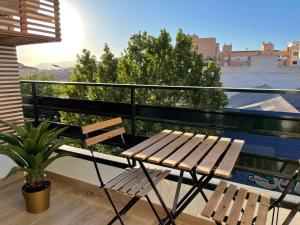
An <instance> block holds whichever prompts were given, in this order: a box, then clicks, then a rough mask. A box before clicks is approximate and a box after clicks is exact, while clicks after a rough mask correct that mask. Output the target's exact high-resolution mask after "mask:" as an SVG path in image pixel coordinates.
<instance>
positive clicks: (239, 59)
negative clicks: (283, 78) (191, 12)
mask: <svg viewBox="0 0 300 225" xmlns="http://www.w3.org/2000/svg"><path fill="white" fill-rule="evenodd" d="M191 38H192V41H193V44H194V46H195V47H196V49H197V51H198V52H199V54H202V56H203V58H204V59H205V60H208V59H212V60H214V61H216V62H217V63H218V64H219V65H220V66H222V67H223V66H224V67H242V66H251V65H252V61H253V60H254V58H253V57H266V58H273V59H274V60H275V61H277V63H278V66H300V41H294V42H291V43H289V44H288V47H287V48H285V49H283V50H276V49H275V47H274V44H273V43H271V42H263V43H262V45H261V47H260V49H259V50H248V49H247V50H245V51H233V46H232V44H226V43H225V44H224V45H223V47H222V51H220V49H219V43H217V41H216V38H214V37H211V38H199V37H198V36H197V35H195V34H194V35H192V36H191Z"/></svg>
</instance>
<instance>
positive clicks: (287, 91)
mask: <svg viewBox="0 0 300 225" xmlns="http://www.w3.org/2000/svg"><path fill="white" fill-rule="evenodd" d="M20 82H21V83H36V84H56V85H72V86H99V87H123V88H135V89H167V90H205V91H212V92H220V91H223V92H240V93H267V94H300V89H299V90H298V89H277V88H269V89H266V88H235V87H203V86H174V85H170V86H169V85H153V84H152V85H147V84H115V83H91V82H69V81H36V80H21V81H20Z"/></svg>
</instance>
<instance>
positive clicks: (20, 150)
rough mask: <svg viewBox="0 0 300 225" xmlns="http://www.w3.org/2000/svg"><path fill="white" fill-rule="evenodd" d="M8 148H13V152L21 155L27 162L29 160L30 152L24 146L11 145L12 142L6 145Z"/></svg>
mask: <svg viewBox="0 0 300 225" xmlns="http://www.w3.org/2000/svg"><path fill="white" fill-rule="evenodd" d="M6 148H8V149H10V150H12V151H13V152H15V153H16V154H18V155H19V156H21V157H22V158H23V159H24V160H25V161H26V162H27V161H28V154H27V152H26V151H25V149H24V148H22V147H20V146H17V145H11V144H9V145H6Z"/></svg>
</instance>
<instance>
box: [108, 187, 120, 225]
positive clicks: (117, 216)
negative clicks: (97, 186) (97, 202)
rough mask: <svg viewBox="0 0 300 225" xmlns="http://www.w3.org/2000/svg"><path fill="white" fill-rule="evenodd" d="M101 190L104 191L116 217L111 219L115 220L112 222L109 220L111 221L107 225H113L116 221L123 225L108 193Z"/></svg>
mask: <svg viewBox="0 0 300 225" xmlns="http://www.w3.org/2000/svg"><path fill="white" fill-rule="evenodd" d="M103 190H104V192H105V194H106V196H107V198H108V200H109V202H110V204H111V206H112V207H113V209H114V211H115V213H116V216H115V217H114V218H113V219H115V220H114V221H112V220H111V221H110V222H109V223H108V225H110V224H113V223H114V222H115V221H116V220H117V219H119V221H120V223H121V224H122V225H124V222H123V220H122V218H121V215H120V214H119V212H118V210H117V208H116V206H115V204H114V202H113V201H112V199H111V196H110V194H109V193H108V191H107V190H106V189H103Z"/></svg>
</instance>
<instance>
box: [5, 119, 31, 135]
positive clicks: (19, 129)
mask: <svg viewBox="0 0 300 225" xmlns="http://www.w3.org/2000/svg"><path fill="white" fill-rule="evenodd" d="M2 122H3V123H5V124H6V125H7V126H8V127H10V128H11V129H13V130H14V131H15V132H16V133H17V134H18V135H19V136H20V137H22V138H26V137H27V135H28V133H27V131H26V129H25V128H24V127H19V126H17V125H15V124H13V123H10V122H6V121H2ZM25 123H27V122H25Z"/></svg>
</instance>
